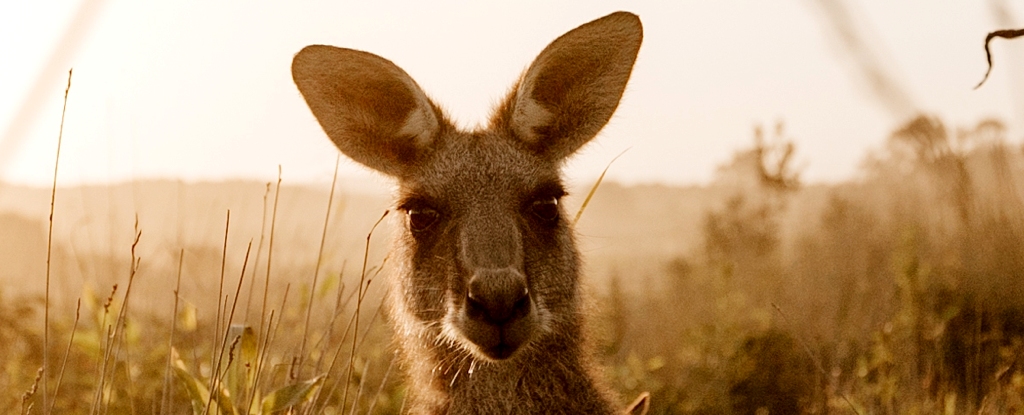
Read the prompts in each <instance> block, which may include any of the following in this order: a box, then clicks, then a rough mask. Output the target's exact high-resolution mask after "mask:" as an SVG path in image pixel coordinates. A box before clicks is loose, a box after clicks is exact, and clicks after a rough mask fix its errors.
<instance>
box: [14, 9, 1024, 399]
mask: <svg viewBox="0 0 1024 415" xmlns="http://www.w3.org/2000/svg"><path fill="white" fill-rule="evenodd" d="M616 10H629V11H632V12H634V13H636V14H638V15H639V16H640V17H641V19H642V20H643V23H644V35H645V39H644V44H643V47H642V49H641V51H640V55H639V58H638V61H637V64H636V67H635V70H634V73H633V76H632V78H631V81H630V84H629V87H628V89H627V91H626V95H625V97H624V99H623V101H622V102H621V104H620V106H619V109H618V111H617V113H616V115H615V117H614V118H613V119H612V121H611V123H610V124H609V125H608V126H607V127H606V128H605V129H604V130H603V131H602V133H601V135H600V136H599V138H598V139H597V140H595V142H593V143H592V144H590V145H588V146H587V147H585V148H584V150H583V151H582V152H581V153H580V154H578V155H577V156H576V157H575V158H574V159H573V160H572V161H571V162H570V163H569V165H568V166H567V167H568V168H567V176H568V178H569V182H570V183H571V184H572V187H573V191H572V192H571V193H572V196H571V197H570V199H569V200H568V205H569V209H570V210H572V211H574V210H575V209H577V208H579V206H580V204H581V201H582V196H583V195H585V194H586V193H587V191H588V190H589V189H590V187H591V186H592V185H593V184H594V182H595V180H596V178H597V177H598V176H599V175H600V174H601V172H602V171H603V170H604V168H605V167H606V166H607V165H608V163H609V162H610V161H611V160H612V159H613V158H614V157H615V156H616V155H618V154H620V153H622V152H623V151H625V153H624V155H623V156H622V157H621V158H619V159H617V160H616V161H615V162H614V163H613V164H612V165H611V167H610V169H609V170H608V174H607V176H606V177H605V181H604V182H603V183H602V184H601V185H600V187H599V189H598V191H597V193H596V196H595V198H594V200H593V201H592V202H591V204H590V205H589V206H588V207H587V209H586V211H585V214H584V215H583V218H582V220H581V221H580V223H579V225H578V227H577V228H578V233H579V238H580V243H581V247H582V250H583V256H584V258H585V260H586V270H587V290H588V292H589V297H590V298H591V301H592V303H593V306H594V313H593V323H594V324H593V326H594V333H593V338H594V342H595V343H596V344H597V346H598V347H599V350H600V358H601V361H602V364H603V365H604V366H605V367H606V371H605V374H606V376H607V377H608V379H609V380H610V381H611V382H612V384H613V385H614V386H615V388H616V389H617V390H619V391H620V392H621V393H622V395H623V402H624V403H625V402H626V401H628V400H629V399H630V398H632V397H635V396H636V395H637V394H638V393H640V392H641V391H650V392H651V393H652V396H653V401H652V404H653V406H652V411H653V412H654V413H702V414H729V413H742V414H746V413H751V414H753V413H852V412H854V411H855V410H856V411H859V413H879V414H902V413H911V412H922V413H946V414H952V413H1016V412H1015V411H1017V412H1019V411H1021V410H1024V361H1022V359H1021V356H1022V353H1024V217H1022V213H1024V199H1022V196H1024V146H1022V134H1024V71H1022V69H1024V39H1021V40H1006V39H996V40H994V41H993V42H992V44H991V51H992V61H993V68H992V71H991V75H990V76H989V78H988V80H987V81H986V83H985V84H984V85H982V86H981V87H980V88H977V89H974V88H975V86H976V85H977V84H978V82H979V81H981V79H982V76H983V75H984V74H985V71H986V69H987V67H988V65H987V61H986V55H985V49H984V46H985V45H984V40H985V36H986V34H988V33H989V32H991V31H993V30H997V29H1005V28H1020V27H1022V26H1024V6H1022V5H1020V4H1019V3H1015V2H1010V1H1004V0H991V1H975V2H933V1H925V0H908V1H903V2H883V1H862V2H855V1H841V0H791V1H778V2H761V1H717V2H674V3H669V2H653V1H652V2H645V1H633V2H615V1H594V2H585V3H579V2H561V3H551V2H540V1H523V2H508V3H485V2H432V3H422V2H386V1H385V2H302V3H300V4H285V3H269V2H261V3H252V2H240V1H223V2H198V1H195V2H193V1H181V2H173V3H167V4H151V3H140V2H128V1H122V0H80V1H71V0H67V1H39V2H20V3H19V2H6V3H3V4H0V39H2V41H0V56H3V59H2V61H0V263H2V266H0V281H2V282H3V285H2V286H0V287H2V288H0V297H2V300H3V301H0V334H3V335H4V336H5V338H8V339H11V340H10V341H8V342H6V343H5V344H4V345H0V355H2V356H6V358H5V360H6V361H5V365H4V369H3V370H2V371H0V385H2V386H3V388H4V390H7V391H9V392H10V393H7V394H5V396H3V397H2V400H0V405H3V407H7V408H9V409H10V410H8V411H6V412H13V411H14V410H17V409H18V408H22V409H24V408H26V406H28V405H35V407H36V408H37V410H45V408H48V407H53V408H54V410H55V411H56V410H58V409H60V410H63V411H65V412H67V413H81V412H84V411H87V410H89V411H93V410H97V411H98V412H109V413H137V412H142V413H146V412H150V413H189V411H190V410H191V409H190V408H191V406H190V404H189V401H190V400H192V401H193V402H194V401H195V399H194V396H193V395H190V393H189V390H190V389H189V388H187V387H184V386H182V385H183V384H184V385H189V384H205V385H207V386H209V385H210V384H211V380H210V379H211V378H212V377H216V376H215V375H213V373H214V368H215V367H216V365H215V364H214V362H215V361H216V360H217V356H220V354H219V353H218V352H217V350H218V347H219V348H220V349H224V348H225V347H224V345H223V344H224V343H225V342H224V341H221V344H220V346H218V344H217V340H213V339H217V338H221V334H220V333H222V332H230V330H228V329H227V327H229V326H230V325H231V324H242V325H243V326H249V327H250V328H252V329H253V331H254V332H255V336H257V340H258V341H259V342H258V344H260V345H261V346H260V347H259V349H260V351H261V353H264V351H265V353H264V354H265V355H266V362H267V363H266V365H265V366H259V367H260V368H259V369H257V370H255V371H254V372H250V373H260V374H261V376H262V377H260V378H258V379H255V380H252V379H250V382H249V384H251V385H254V386H249V387H248V388H246V387H244V384H246V382H241V383H238V382H236V383H233V384H231V385H229V386H231V387H232V388H236V387H237V388H241V389H237V390H236V389H232V390H231V391H232V394H231V396H233V397H235V398H233V399H242V400H244V399H245V398H246V397H255V396H267V395H269V394H271V393H272V391H274V390H278V389H279V388H281V387H285V386H287V385H296V384H300V383H301V382H302V381H304V380H310V379H316V377H315V375H317V374H329V375H330V376H329V377H328V378H327V379H328V380H326V381H323V383H322V384H317V385H318V386H315V387H317V388H321V391H320V392H318V394H316V396H315V397H313V398H309V399H307V400H304V401H301V402H299V405H300V407H301V408H302V410H304V411H311V412H325V413H340V412H341V411H347V410H353V411H356V412H360V413H365V412H372V413H396V412H398V411H400V409H401V407H402V406H401V405H402V399H403V396H404V393H405V392H404V388H403V386H402V384H401V381H400V376H399V375H398V374H397V369H395V372H394V373H393V372H392V368H393V367H394V362H393V361H392V359H391V354H390V353H389V352H388V345H389V340H388V339H389V336H390V335H389V333H388V331H387V328H386V325H385V324H384V323H383V317H381V315H380V312H379V302H380V299H381V298H382V297H383V296H384V295H386V292H385V291H386V289H385V287H386V284H383V283H381V282H379V281H380V280H377V281H378V282H374V283H373V284H371V286H370V289H368V290H367V293H366V296H367V298H368V299H369V300H368V301H367V302H366V304H369V305H365V306H364V307H365V308H359V309H358V310H357V307H356V303H357V302H356V301H352V300H351V299H352V295H354V294H353V293H354V292H357V291H355V289H354V288H353V287H355V286H358V285H359V283H358V280H359V278H360V275H361V273H363V270H364V268H365V269H368V270H369V272H366V273H364V274H366V275H370V276H375V275H378V273H380V278H381V279H383V278H386V275H387V272H388V269H389V266H388V264H387V258H388V257H387V239H388V236H389V235H390V234H391V232H390V231H388V230H387V229H386V228H387V226H384V227H382V228H380V229H378V230H377V232H376V234H374V236H373V238H371V243H370V244H369V251H368V252H369V254H368V257H367V258H368V259H367V260H366V266H365V267H364V260H363V253H364V249H365V246H366V240H367V234H368V233H369V232H370V229H371V228H372V227H373V225H374V223H375V222H376V221H377V219H378V218H380V216H381V214H383V213H384V211H385V210H386V209H388V207H389V199H388V190H389V189H390V187H389V182H388V181H387V180H386V179H385V178H382V177H380V176H378V175H376V174H374V173H371V172H369V171H368V170H366V169H364V168H362V167H360V166H358V165H356V164H355V163H354V162H351V161H348V160H346V159H344V158H342V159H341V160H340V162H338V152H337V150H335V148H334V147H333V146H332V145H331V143H330V141H329V140H327V139H326V137H325V136H324V134H323V132H322V131H321V130H320V127H319V125H318V124H317V123H316V121H315V119H314V118H313V117H312V115H311V114H310V113H309V111H308V109H307V107H306V105H305V103H304V102H303V101H302V99H301V97H300V95H299V94H298V91H297V90H296V89H295V87H294V85H293V83H292V81H291V77H290V63H291V58H292V56H293V55H294V53H296V52H297V51H298V50H300V49H301V48H302V47H303V46H305V45H308V44H330V45H335V46H342V47H349V48H354V49H361V50H366V51H370V52H373V53H376V54H378V55H380V56H383V57H385V58H387V59H389V60H391V61H393V62H395V63H396V64H397V65H399V66H400V67H402V68H403V69H405V70H406V71H407V72H408V73H409V74H410V75H411V76H412V77H413V78H414V79H416V81H417V82H418V83H419V84H420V86H421V87H423V89H424V90H425V91H426V92H427V93H428V94H429V95H430V96H431V97H432V98H433V99H434V100H435V101H436V102H438V103H440V104H442V105H443V106H444V107H445V108H447V110H448V112H449V113H450V114H451V115H452V116H453V118H454V119H455V120H456V121H457V122H458V123H459V124H460V125H461V126H463V127H466V128H471V127H473V126H477V125H481V124H482V123H483V122H485V121H486V119H487V117H488V116H489V111H490V110H491V108H492V107H493V106H494V105H496V104H497V103H498V102H499V100H500V99H501V98H502V97H503V95H504V94H505V92H506V91H507V88H508V87H509V86H510V85H512V84H513V83H514V82H515V80H516V79H517V77H518V76H519V75H520V74H521V72H522V71H523V70H524V69H525V68H526V67H527V65H528V64H529V63H530V61H531V60H532V59H533V58H534V57H535V56H536V54H537V53H538V52H539V51H540V50H541V49H543V47H544V46H546V45H547V44H548V43H549V42H550V41H551V40H553V39H554V38H556V37H557V36H559V35H561V34H562V33H564V32H566V31H568V30H570V29H572V28H574V27H576V26H578V25H579V24H582V23H584V22H587V21H590V20H592V19H595V18H598V17H600V16H603V15H605V14H607V13H610V12H612V11H616ZM72 67H73V68H74V75H73V78H72V80H71V88H70V93H69V95H68V98H67V113H66V118H65V119H64V125H63V141H62V146H61V149H60V166H59V172H58V174H57V179H56V184H57V187H56V192H55V205H54V214H53V217H52V220H51V219H50V216H49V215H50V203H51V185H52V184H53V180H54V160H55V157H56V152H57V137H58V133H59V131H60V129H61V110H62V106H63V105H64V91H65V88H66V86H67V80H68V69H69V68H72ZM336 163H338V164H336ZM336 165H337V168H338V173H337V183H334V184H332V181H333V178H334V174H335V173H334V172H335V167H336ZM279 169H280V170H279ZM279 178H280V179H279ZM229 212H230V213H229ZM392 216H394V215H392ZM51 227H52V228H51ZM51 229H52V237H51V233H50V232H51ZM140 233H141V234H140ZM272 235H273V238H272V237H271V236H272ZM271 239H273V240H274V242H273V249H271V242H270V241H271ZM51 240H52V242H48V241H51ZM48 248H49V253H48ZM247 251H248V253H249V255H247ZM48 265H49V266H48ZM381 270H383V271H381ZM47 274H49V275H50V277H51V278H52V283H51V286H50V288H49V297H50V299H49V306H46V303H45V300H44V298H45V297H46V295H45V293H46V285H45V281H46V279H47V278H46V276H47ZM179 275H180V276H181V279H180V283H179V282H178V279H177V277H178V276H179ZM129 281H131V282H130V283H129ZM128 284H131V286H132V287H133V288H132V289H131V290H132V291H130V298H132V299H133V300H132V301H133V303H132V307H133V308H132V309H131V312H130V313H129V312H127V311H126V312H125V313H124V317H118V316H119V315H120V314H118V312H119V310H127V303H128V301H127V300H128V299H129V293H127V292H126V291H125V288H126V285H128ZM236 286H237V287H239V291H238V294H237V295H236V294H235V291H234V290H235V287H236ZM111 292H113V293H111ZM215 292H217V293H218V294H216V295H215V294H214V293H215ZM264 292H266V293H267V294H265V295H264V294H263V293H264ZM355 295H359V294H355ZM235 299H238V303H239V311H238V313H237V314H236V315H233V316H232V317H231V318H229V317H228V316H227V311H226V310H227V306H226V305H225V304H230V302H232V301H234V300H235ZM79 301H81V302H80V303H79ZM76 309H77V310H78V311H79V312H81V315H80V316H78V317H76V314H77V313H76ZM45 310H49V312H50V313H51V314H52V315H51V316H50V319H51V320H52V321H50V323H49V327H50V328H49V330H48V331H47V336H43V332H44V330H43V329H44V326H45V325H46V324H45V323H44V314H45V312H44V311H45ZM242 310H244V312H243V311H242ZM271 312H273V313H274V314H273V316H274V319H276V320H274V321H273V323H272V324H267V323H268V318H269V317H270V316H271ZM355 316H359V318H361V319H363V322H364V323H363V326H362V327H363V328H362V329H361V330H363V331H362V332H360V333H359V334H358V336H359V337H358V339H356V338H354V337H353V335H352V334H351V333H349V332H348V331H347V329H346V327H348V326H346V324H351V323H347V322H351V321H354V320H352V319H353V318H355ZM114 321H117V322H118V324H114V323H113V322H114ZM122 323H123V324H122ZM281 323H284V324H281ZM275 324H276V326H275ZM114 327H121V328H122V330H120V331H117V330H113V328H114ZM274 327H279V328H280V330H281V332H280V333H278V332H277V331H274V330H276V329H272V328H274ZM274 333H277V334H274ZM72 334H74V338H72ZM176 336H177V337H176ZM275 336H279V337H275ZM44 337H45V341H44ZM243 337H244V336H242V335H239V337H238V338H239V339H243ZM44 343H45V344H44ZM40 345H43V346H44V347H40ZM352 345H356V350H357V351H358V353H355V354H353V356H355V357H354V358H353V359H352V360H351V361H350V362H349V363H351V367H353V368H354V369H353V370H354V372H355V373H354V374H353V375H352V376H348V375H347V374H345V372H344V369H345V368H343V367H341V366H338V367H335V366H332V365H328V363H329V362H330V361H331V358H332V356H335V355H336V353H335V350H341V349H342V348H343V347H344V348H346V349H345V350H348V349H347V347H350V346H352ZM172 346H173V348H174V349H176V350H177V351H178V353H179V355H178V356H177V357H174V355H173V354H172V353H171V349H172ZM44 350H45V351H47V353H48V361H49V362H50V363H49V364H48V366H49V367H50V370H48V371H44V374H43V375H41V376H40V377H36V374H37V372H36V371H37V369H39V367H40V366H41V365H42V364H43V351H44ZM65 355H66V356H67V361H68V364H67V365H66V366H65V367H66V369H60V371H59V372H58V370H57V367H56V364H55V363H54V362H55V361H57V360H56V359H57V357H58V356H65ZM261 356H263V354H261ZM171 357H173V358H171ZM176 359H177V360H176ZM178 361H180V362H181V364H182V366H181V368H176V367H177V366H175V365H176V362H178ZM343 366H344V365H343ZM234 367H238V364H236V365H235V366H234ZM246 367H248V366H246ZM182 368H184V369H182ZM232 370H234V369H232ZM58 373H59V375H58ZM65 376H66V378H65ZM249 376H251V375H249ZM40 378H41V379H42V380H40ZM58 378H63V380H62V381H58ZM243 378H244V376H243ZM41 382H42V383H41ZM61 382H63V383H61ZM190 382H192V383H190ZM33 385H36V388H33ZM57 385H63V386H59V387H58V386H57ZM238 385H243V386H238ZM310 387H313V386H310ZM43 390H46V391H47V392H46V393H47V395H46V396H44V395H43V392H42V391H43ZM30 391H31V393H29V392H30ZM346 392H351V393H352V396H355V398H352V397H349V396H345V395H346ZM343 396H345V397H344V398H343ZM257 401H258V399H257ZM236 403H237V402H236ZM222 409H223V408H222ZM332 411H333V412H332Z"/></svg>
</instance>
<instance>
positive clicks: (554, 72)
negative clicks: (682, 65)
mask: <svg viewBox="0 0 1024 415" xmlns="http://www.w3.org/2000/svg"><path fill="white" fill-rule="evenodd" d="M642 40H643V27H642V26H641V24H640V18H639V17H637V16H636V15H634V14H632V13H627V12H616V13H612V14H610V15H608V16H605V17H602V18H600V19H597V20H594V21H592V22H590V23H587V24H584V25H582V26H580V27H577V28H576V29H573V30H572V31H570V32H569V33H566V34H564V35H562V36H561V37H559V38H558V39H555V41H554V42H551V44H550V45H548V47H546V48H544V51H542V52H541V53H540V55H539V56H537V59H536V60H534V62H533V64H532V65H530V68H529V69H527V71H526V74H525V75H523V78H522V80H520V82H519V85H518V87H517V88H516V89H515V90H514V91H513V92H512V95H511V96H510V97H509V99H508V101H506V102H505V104H503V105H502V107H501V108H499V109H498V112H497V114H496V117H495V121H494V122H495V123H496V124H499V125H500V126H501V127H508V128H510V129H511V131H512V132H513V133H514V134H515V136H516V137H517V138H518V139H519V140H521V141H523V142H525V143H526V144H527V145H528V146H529V147H530V148H532V149H534V151H535V152H537V153H538V154H539V155H541V156H542V157H544V158H546V159H549V160H553V161H557V160H561V159H563V158H565V157H568V156H570V155H571V154H573V153H574V152H576V150H578V149H579V148H580V147H582V146H583V145H584V144H586V143H587V142H588V141H590V140H591V139H593V138H594V136H596V135H597V133H598V132H599V131H600V130H601V128H603V127H604V125H605V124H607V123H608V120H609V119H610V118H611V116H612V113H613V112H615V108H616V107H617V106H618V105H619V99H620V98H621V97H622V92H623V90H625V88H626V82H627V81H629V75H630V72H632V70H633V63H634V62H635V61H636V55H637V52H639V50H640V42H641V41H642Z"/></svg>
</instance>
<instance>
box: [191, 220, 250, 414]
mask: <svg viewBox="0 0 1024 415" xmlns="http://www.w3.org/2000/svg"><path fill="white" fill-rule="evenodd" d="M251 251H252V240H250V241H249V246H248V247H247V248H246V249H245V260H244V261H243V262H242V272H240V273H239V275H238V285H237V286H236V287H235V296H234V300H232V301H231V312H230V313H228V315H227V316H226V317H227V321H225V322H224V335H223V339H222V340H221V341H220V349H218V350H215V351H214V352H216V353H217V359H216V365H214V370H213V373H212V374H211V379H210V391H211V393H210V399H209V400H208V401H207V402H206V409H205V410H204V412H203V413H204V414H206V413H209V412H210V404H211V403H212V402H213V396H214V393H213V392H212V391H218V390H220V382H221V380H222V379H221V373H220V368H221V367H222V366H226V365H224V364H223V363H224V352H225V350H224V349H225V347H227V343H228V336H230V333H231V322H232V321H233V320H234V318H235V309H236V307H237V306H238V296H239V294H240V293H241V292H242V283H243V282H244V281H245V268H246V266H248V265H249V253H250V252H251ZM225 305H226V304H225ZM218 335H219V333H218ZM229 365H230V362H229ZM216 395H217V396H218V399H220V394H216Z"/></svg>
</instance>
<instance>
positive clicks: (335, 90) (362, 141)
mask: <svg viewBox="0 0 1024 415" xmlns="http://www.w3.org/2000/svg"><path fill="white" fill-rule="evenodd" d="M292 79H294V80H295V84H296V86H298V88H299V91H300V92H301V93H302V96H303V98H305V100H306V103H307V104H308V105H309V109H310V110H311V111H312V112H313V115H314V116H316V119H317V121H319V122H320V126H322V127H323V129H324V132H326V133H327V136H328V137H330V139H331V141H333V142H334V144H335V145H336V146H337V147H338V149H339V150H341V152H342V153H345V155H347V156H348V157H350V158H352V159H353V160H355V161H357V162H359V163H361V164H363V165H365V166H367V167H370V168H372V169H374V170H377V171H380V172H382V173H385V174H388V175H392V176H401V175H403V174H404V173H405V172H407V171H408V170H409V169H410V168H412V167H413V166H414V165H415V164H416V163H417V160H419V159H420V158H421V157H422V156H423V152H425V151H427V150H428V149H429V148H430V147H431V144H432V142H433V141H434V140H435V139H437V137H438V134H439V132H440V130H441V129H442V127H443V125H444V124H445V121H444V118H443V116H442V115H441V113H440V111H439V110H438V109H437V108H436V107H435V106H434V105H433V104H432V103H431V102H430V100H429V99H428V98H427V96H426V94H424V93H423V91H422V90H421V89H420V87H419V86H418V85H416V82H415V81H413V80H412V78H411V77H410V76H409V75H408V74H406V73H405V71H403V70H402V69H401V68H399V67H398V66H396V65H395V64H394V63H392V62H391V61H389V60H387V59H384V58H381V57H380V56H377V55H374V54H372V53H367V52H363V51H358V50H352V49H344V48H338V47H333V46H325V45H311V46H307V47H305V48H303V49H302V50H301V51H299V53H298V54H296V55H295V58H294V59H293V60H292Z"/></svg>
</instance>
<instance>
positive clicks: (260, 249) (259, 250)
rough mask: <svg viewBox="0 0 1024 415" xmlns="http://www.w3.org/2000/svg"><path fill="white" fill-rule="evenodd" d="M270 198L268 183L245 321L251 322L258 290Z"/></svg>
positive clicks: (246, 301)
mask: <svg viewBox="0 0 1024 415" xmlns="http://www.w3.org/2000/svg"><path fill="white" fill-rule="evenodd" d="M268 196H270V182H267V189H266V190H264V191H263V214H262V216H261V217H260V242H259V243H258V244H256V259H255V260H253V261H252V276H251V277H249V295H248V296H247V298H246V300H245V316H244V317H243V319H242V320H243V321H245V322H246V323H248V322H249V310H250V309H251V306H252V292H253V289H255V288H256V273H257V272H258V270H259V265H260V254H261V253H263V240H264V237H265V236H266V231H267V197H268Z"/></svg>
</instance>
